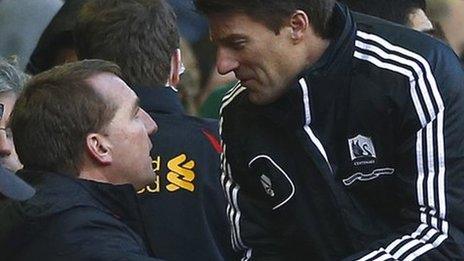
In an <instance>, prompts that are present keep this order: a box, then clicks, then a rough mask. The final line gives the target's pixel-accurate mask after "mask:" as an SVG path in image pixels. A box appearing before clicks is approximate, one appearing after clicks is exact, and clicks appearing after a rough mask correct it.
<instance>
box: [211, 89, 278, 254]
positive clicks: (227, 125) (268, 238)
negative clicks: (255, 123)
mask: <svg viewBox="0 0 464 261" xmlns="http://www.w3.org/2000/svg"><path fill="white" fill-rule="evenodd" d="M243 91H244V88H242V87H240V86H236V87H235V88H232V89H231V91H229V92H228V93H227V94H226V95H225V97H224V100H223V105H222V109H221V120H220V122H221V126H220V127H221V128H220V132H221V138H222V146H223V153H222V154H221V169H222V175H221V183H222V187H223V189H224V193H225V195H226V198H227V201H228V205H227V217H228V219H229V225H230V232H231V233H230V238H231V241H232V246H233V249H234V250H235V251H237V252H238V253H240V254H241V255H242V260H260V261H264V260H266V261H271V260H286V259H285V258H284V255H283V252H282V250H281V246H280V242H281V241H282V240H281V238H279V236H278V234H277V233H274V231H275V230H277V226H276V224H275V222H273V220H272V216H273V213H272V212H273V210H272V207H273V205H272V202H269V200H268V199H266V198H265V197H264V194H265V193H264V192H263V191H258V190H259V188H261V187H262V186H261V185H260V183H257V182H259V179H257V178H256V177H257V175H256V173H255V172H254V171H253V169H250V168H249V166H248V162H246V161H245V160H244V154H243V150H242V149H243V146H242V145H244V144H243V142H244V137H243V136H242V135H243V130H244V129H245V128H246V127H244V126H243V122H241V120H242V119H240V115H238V114H237V112H236V111H234V108H230V107H228V108H226V107H227V106H228V105H229V104H230V103H231V102H232V100H234V99H235V98H237V96H239V95H240V93H241V92H243ZM229 108H230V109H229ZM242 128H243V129H242ZM248 145H249V144H248Z"/></svg>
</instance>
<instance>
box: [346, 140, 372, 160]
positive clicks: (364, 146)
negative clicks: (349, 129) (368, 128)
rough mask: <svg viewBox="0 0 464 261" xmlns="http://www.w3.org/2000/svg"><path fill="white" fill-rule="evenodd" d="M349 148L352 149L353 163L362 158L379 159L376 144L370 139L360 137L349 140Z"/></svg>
mask: <svg viewBox="0 0 464 261" xmlns="http://www.w3.org/2000/svg"><path fill="white" fill-rule="evenodd" d="M348 146H349V148H350V156H351V160H352V161H354V160H357V159H362V158H364V159H367V158H371V159H375V158H377V156H376V154H375V148H374V144H373V143H372V139H371V138H369V137H365V136H362V135H358V136H356V137H354V138H352V139H349V140H348Z"/></svg>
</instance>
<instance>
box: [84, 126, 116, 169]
mask: <svg viewBox="0 0 464 261" xmlns="http://www.w3.org/2000/svg"><path fill="white" fill-rule="evenodd" d="M85 145H86V150H87V153H88V154H89V157H90V158H91V159H93V160H95V161H96V163H97V164H100V165H103V166H108V165H111V163H112V162H113V157H112V155H111V147H112V146H111V143H110V141H109V140H108V139H107V138H106V137H104V136H103V135H101V134H99V133H90V134H89V135H87V138H86V144H85Z"/></svg>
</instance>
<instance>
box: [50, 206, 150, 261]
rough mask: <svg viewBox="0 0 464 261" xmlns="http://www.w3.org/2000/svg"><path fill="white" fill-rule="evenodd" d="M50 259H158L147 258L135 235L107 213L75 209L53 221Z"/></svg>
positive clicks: (141, 244)
mask: <svg viewBox="0 0 464 261" xmlns="http://www.w3.org/2000/svg"><path fill="white" fill-rule="evenodd" d="M52 223H53V224H52V229H51V233H47V237H49V238H47V239H45V240H48V244H49V245H50V246H51V245H54V246H55V247H54V248H53V249H52V250H51V251H54V253H53V255H52V256H56V257H57V258H59V259H62V260H66V259H70V260H134V261H135V260H147V261H148V260H159V259H155V258H152V257H149V256H148V254H147V251H146V249H145V246H144V243H143V242H142V240H141V239H140V237H139V236H138V235H136V234H135V233H134V232H133V231H132V230H130V229H129V228H128V227H127V226H125V225H124V224H123V223H121V222H119V221H118V220H116V219H115V218H112V217H110V216H109V214H106V213H103V212H101V211H100V210H96V209H93V208H89V207H85V208H75V209H72V210H68V211H66V212H65V213H62V214H60V215H59V216H56V217H55V218H53V220H52Z"/></svg>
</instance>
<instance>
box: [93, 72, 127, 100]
mask: <svg viewBox="0 0 464 261" xmlns="http://www.w3.org/2000/svg"><path fill="white" fill-rule="evenodd" d="M86 81H87V82H88V83H89V84H90V86H91V87H92V88H93V89H94V90H95V91H96V92H97V93H98V94H100V95H101V96H102V97H103V98H105V99H109V100H112V101H113V102H116V103H118V102H120V100H121V98H122V97H130V96H131V95H132V94H133V92H132V90H131V89H130V88H129V87H128V86H127V84H126V83H125V82H124V81H123V80H122V79H121V78H119V77H118V76H117V75H115V74H112V73H107V72H104V73H97V74H94V75H92V76H91V77H89V78H88V79H87V80H86Z"/></svg>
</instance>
